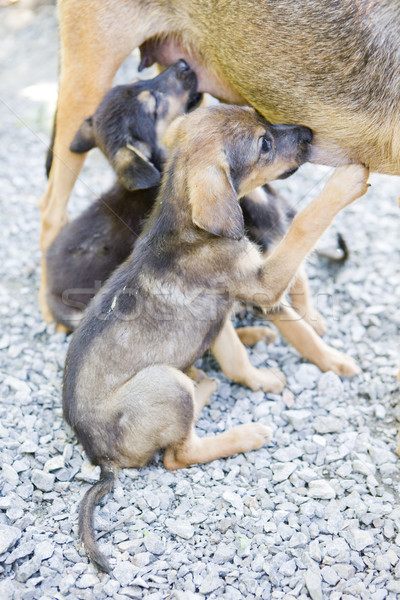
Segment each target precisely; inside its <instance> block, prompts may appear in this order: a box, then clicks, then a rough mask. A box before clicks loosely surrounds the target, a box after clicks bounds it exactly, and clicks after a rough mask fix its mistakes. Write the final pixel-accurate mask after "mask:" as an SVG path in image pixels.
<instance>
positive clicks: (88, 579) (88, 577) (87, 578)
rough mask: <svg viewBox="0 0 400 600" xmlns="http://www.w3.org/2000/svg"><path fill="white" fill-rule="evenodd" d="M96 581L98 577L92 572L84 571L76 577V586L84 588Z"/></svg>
mask: <svg viewBox="0 0 400 600" xmlns="http://www.w3.org/2000/svg"><path fill="white" fill-rule="evenodd" d="M96 583H99V578H98V577H97V575H95V574H94V573H85V574H84V575H82V577H80V578H79V579H78V581H77V582H76V587H77V588H79V589H81V590H86V589H87V588H91V587H93V586H94V585H96Z"/></svg>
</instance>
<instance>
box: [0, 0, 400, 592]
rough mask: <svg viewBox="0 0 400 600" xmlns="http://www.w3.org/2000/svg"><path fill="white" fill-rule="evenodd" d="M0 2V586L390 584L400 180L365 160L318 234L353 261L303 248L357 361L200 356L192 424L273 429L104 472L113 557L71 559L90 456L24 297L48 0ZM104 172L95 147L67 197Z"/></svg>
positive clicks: (55, 360) (32, 305)
mask: <svg viewBox="0 0 400 600" xmlns="http://www.w3.org/2000/svg"><path fill="white" fill-rule="evenodd" d="M0 15H1V16H0V39H1V40H2V41H1V45H0V73H1V75H0V82H1V92H0V128H1V145H0V157H1V161H0V190H1V192H0V203H1V213H2V219H1V223H0V247H1V257H2V260H1V264H0V278H1V279H0V281H1V284H0V299H1V303H0V319H1V329H0V349H1V362H0V365H1V370H0V393H1V405H0V411H1V421H0V461H1V463H0V464H1V468H2V477H1V481H0V489H1V497H0V598H1V599H2V600H12V599H13V600H18V599H23V600H30V599H36V598H37V599H41V600H47V599H49V598H60V599H61V598H82V599H92V598H96V600H101V599H103V598H114V599H115V600H118V599H120V600H122V599H127V598H147V599H148V600H159V599H160V600H161V599H167V598H177V599H178V600H192V599H194V598H204V597H206V598H209V599H210V600H211V599H214V598H215V599H217V598H218V599H229V600H236V599H238V600H239V599H242V598H249V599H252V598H262V599H264V600H267V599H269V598H272V599H281V598H282V599H283V598H284V599H285V600H291V599H294V598H299V599H302V600H305V599H306V598H312V599H313V600H320V599H322V598H329V599H330V600H339V599H343V600H351V599H353V598H357V599H358V598H362V599H363V600H383V599H384V598H386V599H387V600H394V599H395V598H400V561H399V558H400V548H399V543H400V508H399V505H398V495H399V462H398V458H397V456H396V454H395V453H394V452H395V448H396V430H397V419H398V418H400V411H399V410H398V409H397V408H396V401H397V398H398V384H397V382H396V379H395V372H396V367H397V363H398V358H399V357H398V348H397V342H398V329H399V325H400V312H399V309H398V306H397V305H396V304H394V299H395V297H396V296H397V297H398V296H399V292H400V279H399V270H400V261H399V244H398V239H399V234H398V231H399V214H398V206H397V201H396V198H397V196H398V195H399V194H400V185H399V179H398V178H390V177H383V176H373V177H372V179H371V181H372V184H373V185H372V188H371V189H370V191H369V192H368V195H367V197H366V198H364V199H362V200H360V201H358V203H356V204H355V205H354V206H352V207H350V208H349V209H347V210H346V212H345V213H343V214H342V215H340V217H339V218H338V219H337V221H336V223H335V225H334V228H333V231H332V232H331V233H330V234H329V235H328V240H329V239H332V238H333V235H334V231H336V230H340V231H341V232H342V233H343V234H344V235H345V237H346V239H347V241H348V243H349V245H350V247H351V251H352V255H351V259H350V260H349V261H348V262H347V263H346V264H345V265H344V266H342V267H337V266H335V267H332V266H331V265H329V264H328V263H327V262H325V261H324V260H322V259H320V258H318V257H317V256H313V257H311V259H310V260H309V265H308V272H309V275H310V277H311V285H312V289H313V293H314V296H315V301H316V304H317V306H318V308H319V309H320V310H321V312H322V313H323V314H324V315H325V316H326V318H327V322H328V328H329V329H328V334H327V336H326V339H327V340H328V341H329V342H330V343H331V344H332V345H334V346H335V347H337V348H339V349H341V350H344V351H346V352H348V353H349V354H351V355H352V356H353V357H354V358H356V359H357V360H358V362H359V364H360V365H361V367H362V374H361V375H360V376H358V377H356V378H355V379H353V380H350V381H348V380H342V381H341V380H340V379H339V378H338V377H337V376H336V375H334V374H332V373H326V374H322V373H321V372H320V371H319V370H318V369H317V367H315V366H314V365H310V364H308V363H307V362H305V361H302V360H301V359H300V358H299V356H298V355H297V353H296V352H295V350H293V349H292V348H291V347H289V346H288V345H287V344H285V342H283V341H282V339H280V338H279V337H278V338H277V340H276V341H275V343H274V344H273V345H272V346H270V347H269V348H268V349H267V347H266V345H265V344H264V343H259V344H258V345H257V346H256V348H255V349H254V350H253V351H252V352H251V360H252V361H253V363H254V364H256V365H258V364H260V365H261V364H268V365H269V366H279V368H281V369H282V370H283V371H284V373H285V375H286V376H287V379H288V385H287V388H286V390H285V391H284V393H283V394H282V395H271V394H267V395H265V394H263V393H262V392H250V391H249V390H247V389H245V388H244V387H241V386H238V385H232V384H230V383H229V382H228V380H226V379H225V378H224V377H223V375H222V374H221V373H220V372H219V371H218V368H217V365H216V364H215V363H214V362H213V359H212V358H211V357H209V356H207V357H205V358H204V359H203V360H202V361H201V363H200V366H202V367H203V368H204V369H205V370H206V371H207V373H208V374H209V375H211V376H215V377H217V378H218V380H219V391H218V395H217V396H216V397H215V399H214V401H213V402H212V404H211V406H210V407H209V408H207V409H206V410H204V412H203V415H202V418H201V420H200V421H199V424H198V430H199V432H200V435H206V434H210V433H213V432H219V431H223V430H225V429H226V428H228V427H231V426H233V425H237V424H240V423H246V422H248V421H252V420H258V421H261V422H263V423H265V424H269V425H270V426H271V427H272V429H273V432H274V437H273V440H272V442H271V443H270V444H269V445H268V446H267V447H265V448H263V449H261V450H259V451H257V452H252V453H249V454H247V455H239V456H235V457H232V458H229V459H226V460H219V461H215V462H214V463H211V464H208V465H204V466H196V467H192V468H190V469H187V470H184V471H181V472H177V473H169V472H167V471H165V469H164V468H163V466H162V462H161V460H160V457H156V459H155V460H154V461H153V462H152V463H151V464H150V465H149V466H147V467H146V468H143V469H141V470H140V471H136V470H124V471H122V472H120V474H119V477H118V482H117V485H116V488H115V491H114V493H113V494H112V495H110V496H108V497H107V498H106V500H105V502H104V503H103V504H102V506H101V508H100V510H99V511H98V513H97V516H96V520H97V530H98V531H99V532H100V533H101V535H102V536H103V537H102V538H101V546H102V548H103V550H104V551H105V553H106V554H108V555H109V556H110V557H111V562H112V564H113V566H114V570H113V572H112V575H111V576H108V575H99V574H98V573H97V572H96V571H95V569H94V568H93V567H92V566H91V565H89V564H88V561H87V559H86V556H85V553H84V552H83V550H82V549H81V548H80V547H79V544H78V542H77V511H78V506H79V502H80V499H81V497H82V494H83V493H84V491H85V490H86V489H87V487H88V485H89V483H90V482H92V481H94V480H95V479H96V478H97V477H98V471H97V469H94V470H93V468H92V467H91V465H90V464H89V463H88V462H87V460H85V457H84V455H83V453H82V449H81V447H80V446H79V445H77V443H76V441H75V438H74V435H73V434H72V433H71V431H70V430H69V429H68V428H67V427H66V425H65V424H64V422H63V420H62V415H61V403H60V386H61V378H62V368H63V362H64V357H65V353H66V349H67V345H68V339H67V338H66V337H65V335H63V334H58V333H55V331H54V326H53V325H46V324H45V323H44V322H43V321H42V319H41V315H40V313H39V309H38V303H37V291H38V286H39V277H40V272H39V258H40V255H39V249H38V240H39V211H38V199H39V197H40V195H41V193H42V192H43V190H44V187H45V177H44V157H45V147H46V144H47V142H48V135H49V127H50V123H51V119H52V111H53V108H54V98H55V94H56V76H57V29H56V18H55V11H54V7H53V6H51V5H44V6H42V7H40V8H39V9H38V10H35V11H34V12H32V11H30V10H28V9H25V8H24V5H22V6H21V5H16V6H15V7H11V8H7V9H1V13H0ZM134 64H135V61H134V59H132V60H131V61H130V63H129V64H128V66H127V67H126V68H125V70H124V71H123V73H122V74H121V77H122V78H123V79H124V78H126V77H127V76H128V75H129V76H130V75H131V73H132V70H133V68H134ZM328 172H329V171H328V170H326V169H322V168H317V167H315V166H306V167H305V168H303V169H302V170H301V172H300V173H298V174H296V175H295V176H293V177H292V178H291V179H289V180H288V181H286V182H280V184H279V188H280V190H281V191H283V192H284V193H286V194H287V196H288V197H290V198H291V200H292V201H293V203H294V204H296V205H299V202H301V201H303V202H304V201H305V200H309V199H310V198H311V197H312V196H313V195H315V193H316V191H317V189H318V187H320V186H321V182H322V181H323V180H324V179H325V178H326V176H327V173H328ZM110 177H111V175H110V173H109V172H106V171H105V169H104V161H103V159H102V157H101V156H100V155H99V154H96V152H93V154H92V156H91V157H90V161H89V162H88V164H87V166H86V167H85V170H84V172H83V174H82V176H81V178H80V182H79V184H78V186H77V189H76V191H75V193H74V198H73V201H72V202H71V212H72V213H74V212H75V213H76V212H77V211H79V210H81V209H82V207H83V206H85V205H86V204H87V202H88V201H89V200H91V199H94V198H95V197H96V194H97V193H98V192H99V191H101V190H103V189H104V188H105V186H106V185H107V184H108V182H109V181H110ZM247 319H248V316H246V315H244V322H246V320H247Z"/></svg>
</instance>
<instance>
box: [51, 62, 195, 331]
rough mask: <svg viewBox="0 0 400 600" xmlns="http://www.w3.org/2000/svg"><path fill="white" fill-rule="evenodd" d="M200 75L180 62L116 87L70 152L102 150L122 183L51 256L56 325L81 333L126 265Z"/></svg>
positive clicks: (73, 226) (66, 233) (71, 228)
mask: <svg viewBox="0 0 400 600" xmlns="http://www.w3.org/2000/svg"><path fill="white" fill-rule="evenodd" d="M196 85H197V81H196V75H195V74H194V72H193V71H192V70H191V69H190V67H188V65H187V64H186V63H185V62H184V61H178V62H177V63H176V64H174V65H172V66H171V67H169V68H168V69H166V70H165V71H164V72H163V73H161V74H160V75H158V76H157V77H155V78H154V79H151V80H147V81H137V82H135V83H132V84H129V85H120V86H116V87H115V88H113V89H112V90H110V91H109V92H108V94H106V96H105V97H104V99H103V100H102V102H101V103H100V105H99V106H98V108H97V110H96V112H95V113H94V115H93V116H91V117H89V118H87V119H86V120H85V121H84V123H83V124H82V125H81V127H80V129H79V131H78V132H77V134H76V136H75V139H74V141H73V143H72V145H71V149H73V150H74V151H75V152H86V151H88V150H90V149H91V148H93V147H94V146H98V147H99V148H100V149H101V150H102V151H103V153H104V154H105V156H106V157H107V158H108V160H109V161H110V163H111V165H112V166H113V168H114V169H115V171H116V173H117V176H118V180H119V181H118V182H117V183H116V184H115V185H114V186H113V188H112V189H111V190H109V191H108V192H106V193H105V194H103V195H102V196H101V197H100V198H99V200H97V201H96V202H95V203H94V204H92V205H91V206H90V207H89V208H88V209H87V210H86V211H84V213H83V214H82V215H81V216H80V217H79V218H77V219H75V220H74V221H72V222H71V223H69V224H68V225H66V226H65V227H64V229H63V230H62V231H61V232H60V234H59V236H58V237H57V238H56V239H55V240H54V242H53V244H52V245H51V246H50V248H49V250H48V252H47V255H46V264H47V273H48V290H47V302H48V305H49V308H50V311H51V313H52V315H53V317H54V319H55V321H56V322H57V323H61V324H62V325H64V326H65V327H66V328H67V329H69V330H72V329H74V328H75V327H76V325H77V324H78V323H79V321H80V319H81V317H82V311H83V310H84V308H86V306H87V304H88V303H89V301H90V299H91V298H92V297H93V295H94V294H95V293H96V291H98V290H99V288H100V287H101V285H102V284H103V283H104V281H105V280H106V279H107V278H108V277H109V275H110V274H111V273H112V272H113V270H114V269H115V268H116V267H117V266H118V265H119V264H120V263H121V262H123V261H124V260H125V258H126V257H127V256H128V254H129V253H130V251H131V249H132V246H133V244H134V242H135V241H136V239H137V237H138V235H139V233H140V232H141V230H142V228H143V220H144V219H145V218H146V217H147V216H148V214H149V212H150V211H151V209H152V206H153V203H154V200H155V197H156V194H157V188H156V187H155V186H157V184H158V183H159V181H160V178H161V171H162V166H163V163H164V159H165V151H166V148H165V146H164V145H163V143H162V136H163V134H164V132H165V130H166V128H167V127H168V125H169V124H170V123H171V122H172V121H173V120H174V119H175V118H176V117H177V116H179V115H181V114H183V113H185V112H186V111H187V110H189V109H190V108H192V107H194V106H195V105H196V104H197V103H198V101H199V100H200V98H201V96H200V95H199V94H197V92H196Z"/></svg>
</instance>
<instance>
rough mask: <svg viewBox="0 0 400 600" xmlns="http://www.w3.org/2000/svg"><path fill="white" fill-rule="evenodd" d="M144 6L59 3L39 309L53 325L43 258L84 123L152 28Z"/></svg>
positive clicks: (61, 212)
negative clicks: (57, 61) (55, 98)
mask: <svg viewBox="0 0 400 600" xmlns="http://www.w3.org/2000/svg"><path fill="white" fill-rule="evenodd" d="M140 6H141V3H139V2H136V1H135V0H132V1H131V2H124V1H122V0H114V1H113V2H96V1H95V0H89V1H87V2H81V0H61V1H60V3H59V21H60V39H61V53H60V57H61V64H60V79H59V95H58V104H57V112H56V119H55V131H54V132H53V135H54V147H53V148H52V162H51V168H50V175H49V182H48V186H47V189H46V192H45V194H44V195H43V197H42V199H41V201H40V210H41V216H42V234H41V240H40V244H41V250H42V253H43V257H42V284H41V289H40V296H39V299H40V306H41V309H42V312H43V316H44V317H45V318H46V319H47V320H49V321H51V320H53V319H52V316H51V314H50V311H49V310H48V307H47V302H46V268H45V260H44V255H45V253H46V251H47V249H48V248H49V246H50V244H51V243H52V241H53V240H54V239H55V237H56V236H57V234H58V232H59V231H60V229H61V228H62V227H63V226H64V225H65V223H66V222H67V211H66V207H67V203H68V199H69V196H70V194H71V191H72V188H73V186H74V183H75V180H76V178H77V176H78V174H79V171H80V170H81V168H82V165H83V161H84V159H85V155H78V154H74V153H72V152H70V150H69V147H70V144H71V142H72V140H73V138H74V136H75V133H76V132H77V130H78V128H79V127H80V125H81V124H82V122H83V120H84V119H85V118H86V117H88V116H89V115H91V114H92V113H93V112H94V110H95V109H96V107H97V105H98V104H99V102H100V100H101V98H102V96H103V95H104V94H105V92H106V91H107V90H108V89H109V88H110V87H111V84H112V80H113V77H114V75H115V73H116V71H117V69H118V67H119V66H120V65H121V64H122V62H123V61H124V60H125V59H126V58H127V56H128V55H129V53H130V52H131V51H132V49H134V48H136V47H137V46H139V45H140V44H141V43H142V42H143V41H144V40H145V39H146V36H147V34H148V30H149V29H151V27H154V24H153V25H152V24H151V23H150V22H149V19H148V18H147V19H146V15H143V14H142V11H143V9H142V8H140Z"/></svg>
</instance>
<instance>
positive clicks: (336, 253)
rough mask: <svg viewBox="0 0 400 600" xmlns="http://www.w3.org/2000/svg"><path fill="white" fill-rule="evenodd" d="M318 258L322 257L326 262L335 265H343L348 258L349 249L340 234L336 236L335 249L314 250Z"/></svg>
mask: <svg viewBox="0 0 400 600" xmlns="http://www.w3.org/2000/svg"><path fill="white" fill-rule="evenodd" d="M316 252H317V254H318V256H323V257H324V258H327V259H328V260H331V261H332V262H336V263H344V262H346V260H347V259H348V258H349V256H350V251H349V248H348V246H347V244H346V240H345V239H344V237H343V236H342V234H341V233H338V234H337V248H335V249H331V248H321V249H319V250H318V249H317V250H316Z"/></svg>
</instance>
